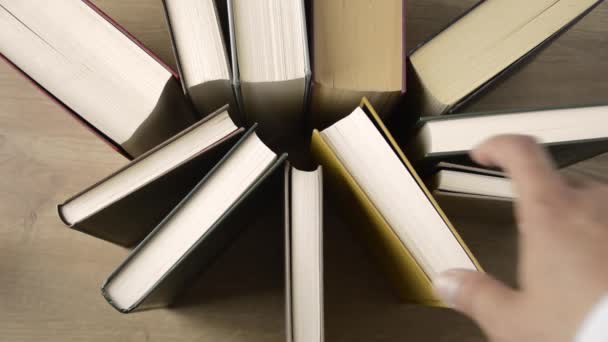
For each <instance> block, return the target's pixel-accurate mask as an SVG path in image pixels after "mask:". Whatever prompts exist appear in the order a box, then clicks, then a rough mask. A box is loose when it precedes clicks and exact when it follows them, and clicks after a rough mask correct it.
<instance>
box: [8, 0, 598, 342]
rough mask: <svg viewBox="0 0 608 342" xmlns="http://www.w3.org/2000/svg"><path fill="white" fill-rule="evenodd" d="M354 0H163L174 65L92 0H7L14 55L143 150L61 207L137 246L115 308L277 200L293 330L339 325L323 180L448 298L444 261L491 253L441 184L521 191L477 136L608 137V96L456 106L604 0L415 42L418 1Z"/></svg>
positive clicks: (515, 12)
mask: <svg viewBox="0 0 608 342" xmlns="http://www.w3.org/2000/svg"><path fill="white" fill-rule="evenodd" d="M342 3H343V1H328V0H323V1H320V0H319V1H310V4H311V6H310V7H307V6H306V5H305V3H304V1H303V0H284V1H276V0H255V1H254V0H228V1H227V2H225V1H213V0H165V1H164V7H165V12H166V18H167V23H168V26H169V29H170V32H171V37H172V43H173V49H174V53H175V56H176V60H177V62H178V72H175V71H173V70H172V69H171V68H169V67H168V66H167V65H165V64H164V63H163V62H162V61H160V59H159V58H157V57H156V56H154V55H153V54H151V52H150V51H148V50H147V49H145V48H144V47H143V46H142V45H141V44H140V43H139V42H138V41H137V40H136V39H135V38H134V37H132V36H130V35H129V34H128V33H127V32H126V30H124V29H123V28H122V27H120V26H119V25H118V24H117V23H116V22H114V21H112V19H110V18H109V17H107V16H106V15H105V14H104V13H102V12H101V11H100V10H99V9H97V8H96V7H95V6H94V5H93V4H91V3H90V2H89V1H71V2H70V1H63V2H58V3H54V4H53V6H54V7H60V10H56V11H44V8H43V6H38V5H37V4H33V3H31V2H28V1H17V0H15V1H5V2H4V4H3V6H2V7H1V9H0V13H1V14H2V17H3V19H2V20H0V31H2V32H3V35H4V34H6V35H7V36H10V37H13V38H14V39H15V41H18V42H19V43H18V44H6V45H2V46H0V48H1V52H2V55H3V56H4V58H5V59H6V60H8V61H9V63H11V64H13V65H14V66H15V67H16V68H17V69H18V70H20V71H22V72H23V73H24V74H25V75H26V76H27V77H29V78H30V79H31V80H32V81H33V82H35V83H36V84H37V85H39V87H40V88H41V89H42V90H43V91H45V92H47V93H48V94H49V95H50V96H51V97H52V98H53V99H54V100H56V102H57V103H58V104H60V105H62V106H64V107H65V108H66V110H67V111H68V112H70V113H72V114H73V115H74V117H75V118H77V119H78V120H80V121H81V122H82V123H83V124H84V125H85V126H87V127H88V128H90V129H91V130H93V131H94V132H96V133H97V134H98V135H99V136H100V137H102V138H103V139H104V140H106V141H107V142H108V143H110V144H111V145H112V146H113V147H115V148H116V150H117V151H119V152H120V153H122V154H123V155H124V156H126V157H127V158H129V159H132V161H131V162H130V163H129V164H128V165H126V166H125V167H123V168H122V169H120V170H118V171H116V172H115V173H114V174H112V175H110V176H108V177H107V178H105V179H103V180H101V181H99V182H98V183H96V184H94V185H92V186H91V187H89V188H87V189H85V190H84V191H82V192H81V193H79V194H77V195H75V196H74V197H72V198H71V199H69V200H67V201H66V202H65V203H63V204H61V205H60V206H59V215H60V216H61V218H62V220H63V221H64V222H65V223H66V225H68V226H70V227H72V228H74V229H77V230H80V231H82V232H85V233H87V234H90V235H92V236H95V237H98V238H101V239H105V240H107V241H110V242H113V243H116V244H119V245H123V246H129V247H132V246H136V247H135V249H134V250H133V251H132V253H131V254H130V255H129V257H128V258H127V259H126V260H125V261H124V262H123V263H122V264H121V265H120V266H119V267H118V268H117V269H116V270H115V271H114V272H113V273H112V274H111V275H110V276H109V278H108V279H107V281H106V282H105V283H104V285H103V294H104V296H105V298H106V299H107V300H108V302H110V303H111V304H112V305H113V306H114V307H115V308H116V309H118V310H119V311H121V312H125V313H126V312H131V311H133V310H138V309H148V308H154V307H159V306H163V305H166V304H168V303H170V301H171V300H172V298H173V297H174V295H175V294H176V292H177V291H179V290H180V289H182V288H183V286H184V284H186V283H187V282H188V280H189V279H190V278H191V277H193V276H195V275H196V274H198V273H200V272H201V271H202V270H204V269H205V268H206V267H208V265H210V264H211V263H212V261H213V260H214V259H215V258H216V257H217V256H218V255H219V254H220V253H221V252H222V251H223V250H224V248H225V246H226V245H227V244H230V242H231V241H232V240H233V238H234V237H235V236H237V235H238V234H239V233H240V230H241V229H242V227H243V224H238V220H239V219H240V218H243V217H247V216H248V215H250V213H249V212H250V211H255V210H256V206H260V205H264V204H265V203H269V201H272V198H274V199H276V200H278V201H279V202H280V203H284V206H283V210H281V211H277V215H279V214H280V215H283V217H284V222H285V232H286V234H285V236H286V240H285V243H286V246H285V249H286V265H287V268H286V269H287V277H286V279H287V280H286V282H287V289H288V291H287V294H288V295H287V301H288V303H287V307H288V309H289V317H288V318H287V319H288V321H289V324H288V325H287V326H288V327H289V329H290V331H289V334H288V335H289V336H291V337H290V338H292V339H293V340H296V341H313V340H316V341H321V340H322V337H323V321H322V317H323V314H322V312H323V304H322V303H323V300H322V294H323V286H322V284H323V280H322V267H321V265H322V263H323V258H322V226H323V213H322V207H323V199H324V195H323V193H324V192H325V190H327V191H326V193H327V194H331V196H333V198H335V200H336V203H335V206H336V207H339V208H341V209H343V210H345V213H347V214H346V215H345V217H348V218H349V219H352V220H353V222H354V223H355V224H353V226H357V227H361V231H362V232H363V236H367V237H368V238H369V239H370V240H371V241H373V242H374V244H375V249H376V254H377V255H379V256H382V258H383V260H384V261H383V264H385V265H386V268H387V272H388V273H389V274H390V278H391V279H393V280H394V282H395V285H396V286H395V287H396V288H397V289H398V292H399V294H401V295H402V297H403V298H404V299H406V300H408V301H413V302H418V303H422V304H427V305H441V303H440V302H438V300H437V299H436V298H435V296H434V294H433V292H432V290H431V283H432V280H433V279H434V277H435V276H436V275H437V274H439V273H440V272H442V271H444V270H446V269H451V268H468V269H476V270H481V266H480V265H479V263H478V262H477V261H476V259H475V258H474V256H473V255H472V254H471V252H470V251H469V249H468V248H467V247H466V245H465V243H464V242H463V241H462V239H461V238H460V237H459V235H458V233H457V232H456V230H455V229H454V227H453V226H452V225H451V223H450V221H449V220H448V218H447V216H446V215H445V214H444V213H443V211H442V210H441V208H440V206H439V204H438V200H439V202H443V201H448V202H449V201H453V202H458V203H461V205H462V203H463V201H465V202H464V203H466V200H469V201H475V200H492V201H498V202H502V203H504V204H505V205H509V203H510V201H511V200H512V199H513V197H514V194H513V191H512V189H511V186H510V183H509V180H508V179H506V178H505V175H504V174H502V173H501V172H497V171H494V170H485V169H481V168H478V167H476V166H475V165H472V164H471V161H470V160H469V159H468V158H467V151H469V150H470V149H471V148H472V147H474V146H475V145H476V144H478V143H479V142H481V141H482V140H484V139H485V138H487V137H489V136H492V135H496V134H501V133H520V134H530V135H534V136H536V137H537V138H538V139H539V140H540V141H542V142H543V143H546V144H547V145H548V146H550V149H551V151H552V152H553V153H554V156H555V157H556V159H557V160H558V162H559V163H560V164H561V165H566V164H570V163H573V162H575V161H578V160H580V159H586V158H589V157H591V156H593V155H596V154H599V153H601V152H605V151H606V146H607V144H606V142H607V141H608V130H607V127H608V124H607V123H606V119H605V116H602V112H603V111H605V110H606V108H605V107H601V106H596V107H579V108H560V109H553V110H543V111H523V112H517V113H514V112H509V113H507V112H502V113H490V114H487V113H486V114H483V115H482V114H459V115H450V116H442V115H441V114H447V113H452V112H453V111H455V110H456V109H457V108H458V107H459V106H460V105H462V104H463V103H465V102H466V101H468V100H469V99H470V98H471V97H473V96H475V95H476V94H477V93H478V92H480V91H481V90H483V89H484V87H486V86H487V85H488V84H490V83H491V82H492V81H493V80H495V79H496V78H497V77H500V76H501V75H502V74H503V73H505V72H506V71H508V70H510V69H511V68H513V66H514V65H516V64H517V63H519V62H520V61H522V60H523V59H525V58H526V56H528V55H529V54H531V53H532V52H534V51H535V50H536V49H538V48H539V47H540V46H542V44H543V43H546V42H548V41H549V40H550V39H552V38H554V37H556V36H557V35H558V34H559V33H560V32H562V31H563V30H565V29H566V28H567V27H568V26H569V25H571V24H572V23H573V22H575V21H576V20H578V19H579V18H581V17H582V16H583V15H585V14H587V13H588V12H589V11H590V10H591V9H592V8H593V7H594V6H595V5H596V4H598V3H599V2H598V1H597V0H559V1H550V2H549V1H526V2H525V3H526V5H525V6H514V5H513V0H495V1H485V2H480V3H479V4H478V5H477V6H475V7H474V8H472V9H471V10H470V11H468V12H467V13H465V14H463V16H461V17H460V18H458V19H457V20H455V21H454V22H453V23H452V24H451V25H449V26H448V27H446V28H445V29H443V30H442V31H441V32H439V33H438V34H437V35H435V36H434V37H432V38H430V39H429V40H428V41H426V42H425V43H424V44H421V45H420V46H418V47H417V48H415V49H413V50H412V51H411V52H410V53H408V54H406V53H405V51H406V48H405V38H404V37H405V33H404V27H405V26H404V18H405V6H404V4H403V2H402V0H390V1H389V0H387V1H376V2H370V1H363V0H353V1H349V8H348V9H345V8H344V7H343V5H342ZM65 17H69V18H70V20H69V21H66V20H63V19H62V18H65ZM307 19H308V20H307ZM82 28H86V30H85V29H82ZM336 28H340V30H339V31H340V32H337V31H338V30H337V29H336ZM345 32H346V34H345ZM3 43H4V42H3ZM75 50H77V52H76V53H75V52H74V51H75ZM68 56H69V57H68ZM49 66H52V67H49ZM406 69H407V78H406ZM406 79H407V82H406ZM406 86H407V94H406ZM308 113H312V114H308ZM391 114H392V116H391V118H390V120H391V124H392V126H391V131H393V132H396V133H398V134H397V135H398V136H396V138H397V139H398V140H399V142H398V141H397V140H396V139H395V138H393V136H392V135H391V133H390V132H389V129H387V127H386V126H385V124H384V123H383V120H384V119H387V118H388V117H389V115H391ZM408 124H409V126H408ZM401 147H404V150H405V153H404V152H403V151H402V150H401ZM292 165H296V166H298V167H299V168H300V169H303V168H308V169H309V170H310V169H314V170H313V171H302V170H300V169H298V168H296V167H294V166H292ZM311 165H319V166H318V167H317V166H314V167H311ZM419 174H421V175H430V178H429V181H428V182H423V181H422V179H421V177H420V176H419ZM277 189H279V190H281V191H278V190H277Z"/></svg>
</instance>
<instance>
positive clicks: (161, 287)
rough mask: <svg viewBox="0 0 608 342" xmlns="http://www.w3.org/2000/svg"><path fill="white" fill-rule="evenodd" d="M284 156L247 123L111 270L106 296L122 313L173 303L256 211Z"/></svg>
mask: <svg viewBox="0 0 608 342" xmlns="http://www.w3.org/2000/svg"><path fill="white" fill-rule="evenodd" d="M286 157H287V156H286V155H276V154H275V153H274V152H272V151H271V150H270V149H268V147H266V146H265V145H264V143H262V142H261V140H260V139H259V138H258V137H257V134H256V133H255V125H254V126H253V127H252V128H250V129H249V131H248V132H247V133H246V134H245V135H244V136H243V137H242V138H241V139H240V141H239V142H238V143H237V144H236V145H235V146H234V147H233V148H232V149H231V150H230V152H228V154H227V155H226V156H225V157H224V158H223V159H222V160H221V161H220V162H219V163H218V164H217V165H216V166H215V167H214V168H213V169H212V170H211V171H210V172H209V173H207V175H206V176H205V177H204V178H203V179H202V180H201V181H200V182H199V183H198V184H197V185H196V186H195V187H194V188H193V189H192V190H191V191H190V192H189V193H188V194H187V195H186V196H185V197H184V198H183V199H182V200H181V202H180V203H179V204H178V205H177V206H176V207H175V208H174V209H173V210H172V211H171V212H170V213H169V214H168V215H167V216H166V217H165V218H164V219H163V220H162V221H161V222H160V223H159V224H158V226H157V227H156V228H155V229H154V230H153V231H152V232H151V233H150V234H149V235H148V236H147V237H146V238H145V239H144V240H143V241H142V242H141V243H140V244H139V245H137V247H136V248H135V249H134V250H133V251H132V252H131V254H130V255H129V256H128V257H127V259H126V260H125V261H123V263H122V264H121V265H120V266H119V267H118V268H117V269H116V270H115V271H114V272H112V274H111V275H110V276H109V277H108V279H107V280H106V281H105V282H104V284H103V285H102V294H103V296H104V297H105V298H106V300H107V301H108V302H109V303H110V304H111V305H112V306H113V307H114V308H116V309H117V310H118V311H120V312H122V313H128V312H132V311H138V310H146V309H153V308H158V307H163V306H167V305H169V304H171V302H172V301H173V300H174V298H175V297H176V295H177V294H178V293H180V291H181V290H182V289H184V287H186V286H187V285H188V284H189V283H190V281H192V279H193V278H194V277H195V276H197V275H198V274H199V273H202V272H204V271H205V270H206V269H207V268H208V267H209V266H210V265H211V264H212V263H213V261H214V260H216V258H217V257H218V256H219V255H220V254H221V252H222V251H223V250H225V248H227V246H229V245H230V243H231V242H232V241H233V240H234V239H235V237H237V236H238V235H239V233H240V232H241V231H242V230H243V229H244V228H245V227H246V226H248V221H249V220H251V219H252V217H253V216H254V215H256V213H257V212H259V208H260V204H261V203H264V198H265V195H264V194H267V193H268V192H272V191H273V190H275V189H272V187H271V185H273V183H274V182H273V181H272V180H273V179H276V178H277V177H281V176H282V172H280V170H282V169H281V166H282V165H283V164H284V163H285V159H286Z"/></svg>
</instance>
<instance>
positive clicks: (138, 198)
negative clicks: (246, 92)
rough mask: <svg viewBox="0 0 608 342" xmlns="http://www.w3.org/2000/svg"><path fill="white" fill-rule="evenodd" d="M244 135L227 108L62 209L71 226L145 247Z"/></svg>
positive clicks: (84, 231)
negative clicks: (149, 236) (147, 238)
mask: <svg viewBox="0 0 608 342" xmlns="http://www.w3.org/2000/svg"><path fill="white" fill-rule="evenodd" d="M242 133H243V128H239V127H237V126H236V125H235V124H234V123H233V122H232V120H231V119H230V116H229V114H228V107H226V106H225V107H223V108H221V109H219V110H218V111H216V112H215V113H212V114H210V115H209V116H207V117H206V118H205V119H202V120H201V121H199V122H198V123H197V124H195V125H193V126H191V127H190V128H188V129H187V130H185V131H183V132H181V133H180V134H178V135H177V136H174V137H173V138H171V139H169V140H167V141H165V142H164V143H163V144H161V145H159V146H157V147H156V148H154V149H152V150H150V151H149V152H148V153H145V154H143V155H141V156H140V157H138V158H137V159H135V160H133V161H132V162H130V163H129V164H127V165H126V166H124V167H123V168H121V169H120V170H118V171H116V172H115V173H113V174H112V175H110V176H108V177H106V178H105V179H102V180H101V181H99V182H97V183H96V184H94V185H92V186H91V187H89V188H87V189H85V190H84V191H82V192H80V193H79V194H77V195H75V196H73V197H72V198H70V199H68V200H67V201H65V202H64V203H63V204H61V205H59V206H58V211H59V216H60V217H61V219H62V220H63V222H64V223H65V224H66V225H68V226H69V227H71V228H73V229H76V230H78V231H81V232H83V233H87V234H90V235H93V236H96V237H98V238H101V239H104V240H107V241H110V242H113V243H116V244H119V245H122V246H127V247H129V246H133V245H135V244H137V243H139V242H140V241H141V240H143V239H144V237H145V236H146V235H147V234H148V233H150V232H151V231H152V229H153V228H154V227H156V225H157V224H158V223H159V222H160V221H161V220H162V219H163V218H164V217H165V216H166V215H167V214H168V213H169V212H170V211H171V210H172V209H173V208H174V207H175V206H176V205H177V204H178V203H179V201H181V200H182V199H183V197H184V196H186V194H188V192H190V191H191V189H192V188H193V187H194V185H196V184H197V183H198V182H199V181H200V180H201V179H202V178H203V177H204V176H205V174H206V172H208V171H209V170H211V168H212V167H213V166H215V164H216V163H217V162H218V161H219V160H220V159H221V158H222V157H223V156H224V154H225V153H226V152H227V151H228V150H229V149H230V148H231V147H232V146H233V145H234V144H235V142H236V140H237V139H238V137H239V136H241V135H242Z"/></svg>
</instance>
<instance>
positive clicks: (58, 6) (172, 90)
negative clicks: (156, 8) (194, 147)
mask: <svg viewBox="0 0 608 342" xmlns="http://www.w3.org/2000/svg"><path fill="white" fill-rule="evenodd" d="M0 15H2V16H3V20H2V21H1V25H2V28H1V30H2V31H3V32H5V34H3V35H2V37H1V38H0V55H2V57H3V59H5V60H7V61H8V62H9V63H10V64H11V65H13V66H14V67H15V68H16V69H17V70H19V71H20V72H21V73H22V74H24V75H25V76H26V77H27V78H28V79H29V80H31V81H32V82H33V83H34V84H36V86H37V87H38V88H40V89H41V90H42V91H43V92H45V93H46V94H47V95H48V96H49V97H51V98H52V99H53V100H54V101H55V102H57V103H58V104H60V105H61V106H62V107H63V108H65V109H66V111H67V112H68V113H70V114H71V115H72V116H74V117H75V118H76V119H77V120H78V121H79V122H81V123H83V124H84V125H85V126H86V127H87V128H89V129H90V130H92V131H93V132H94V133H96V134H97V135H98V136H99V137H100V138H102V139H103V140H104V141H106V142H107V143H109V144H110V145H112V146H113V147H114V148H115V149H116V150H117V151H119V152H121V153H122V154H123V155H125V156H126V157H127V158H133V157H137V156H139V155H141V154H143V153H145V152H147V151H148V150H150V149H152V148H153V147H155V146H157V145H158V144H160V143H162V142H163V141H164V140H166V139H168V138H170V137H171V136H173V135H175V134H177V133H179V132H180V131H181V130H183V129H185V128H186V127H188V126H189V125H191V124H193V123H194V122H196V120H197V117H196V115H195V113H194V111H193V109H192V106H191V105H190V102H189V101H187V100H186V98H185V97H184V95H183V93H182V92H181V91H180V87H179V81H178V78H177V75H176V73H175V72H174V71H173V70H172V69H170V68H169V67H168V66H167V65H166V64H164V63H163V62H162V61H161V60H160V59H159V58H158V57H157V56H155V55H154V54H153V53H151V52H150V51H149V50H148V49H146V48H145V47H144V46H143V45H142V44H141V43H140V42H139V41H138V40H137V39H135V38H134V37H133V36H132V35H130V34H129V33H128V32H127V31H126V30H125V29H124V28H123V27H121V26H120V25H118V24H117V23H116V22H115V21H113V20H112V19H110V18H109V17H108V16H107V15H106V14H104V13H103V12H102V11H101V10H100V9H99V8H97V7H96V6H95V5H93V4H92V3H91V2H90V1H62V2H44V3H40V2H38V1H31V0H28V1H14V0H13V1H6V2H4V5H3V7H2V9H1V10H0ZM66 17H67V18H70V20H65V18H66Z"/></svg>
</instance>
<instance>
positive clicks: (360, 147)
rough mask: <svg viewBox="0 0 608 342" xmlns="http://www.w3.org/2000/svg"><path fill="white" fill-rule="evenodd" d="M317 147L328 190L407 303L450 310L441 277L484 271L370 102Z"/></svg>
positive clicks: (322, 136)
mask: <svg viewBox="0 0 608 342" xmlns="http://www.w3.org/2000/svg"><path fill="white" fill-rule="evenodd" d="M311 149H312V153H313V155H314V156H315V158H316V159H317V160H318V162H319V164H320V165H322V166H323V170H324V174H325V177H324V179H325V180H326V187H327V189H329V191H331V192H333V194H334V196H335V197H336V203H339V204H340V205H341V206H342V208H343V210H344V212H345V213H347V215H346V216H347V217H348V218H350V219H351V221H352V225H353V226H354V227H358V228H359V232H360V234H361V235H362V237H363V239H364V240H365V241H367V242H368V243H369V244H370V247H371V250H372V252H373V253H374V254H375V255H376V257H377V260H378V262H379V263H380V264H381V265H382V266H384V269H385V271H386V273H387V275H388V276H389V277H391V278H392V279H393V283H394V284H395V287H396V288H397V289H398V291H399V294H400V296H401V297H402V299H404V300H407V301H411V302H416V303H422V304H427V305H442V304H441V302H440V301H439V300H438V299H437V298H436V297H435V295H434V293H433V290H432V285H431V284H432V281H433V279H435V277H436V276H437V275H438V274H440V273H441V272H442V271H445V270H448V269H451V268H464V269H473V270H481V266H480V265H479V263H478V262H477V261H476V259H475V258H474V256H473V255H472V254H471V252H470V251H469V249H468V248H467V246H466V245H465V243H464V241H463V240H462V239H461V238H460V237H459V235H458V233H457V232H456V230H455V229H454V227H453V226H452V224H451V223H450V221H449V220H448V218H447V217H446V216H445V214H444V213H443V212H442V210H441V208H440V207H439V206H438V205H437V202H436V201H435V200H434V198H433V196H432V195H431V193H430V192H429V190H428V189H427V188H426V186H425V185H424V183H423V182H422V180H421V179H420V177H419V176H418V174H417V173H416V171H415V170H414V168H413V167H412V165H411V164H410V162H409V161H408V159H407V158H406V157H405V155H404V154H403V152H402V151H401V150H400V149H399V147H398V146H397V144H396V142H395V140H394V139H393V138H392V136H391V134H390V133H389V132H388V130H387V129H386V127H385V126H384V124H383V123H382V121H381V119H380V118H379V117H378V115H377V114H376V113H375V110H374V109H373V108H372V107H371V105H370V103H369V101H367V99H364V100H363V101H362V104H361V107H359V108H357V109H355V110H354V111H353V112H352V113H351V114H350V115H348V116H347V117H345V118H343V119H341V120H340V121H338V122H337V123H335V124H334V125H332V126H330V127H328V128H326V129H325V130H323V131H321V132H319V131H318V130H315V131H314V132H313V137H312V146H311ZM396 184H397V185H398V186H395V185H396Z"/></svg>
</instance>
